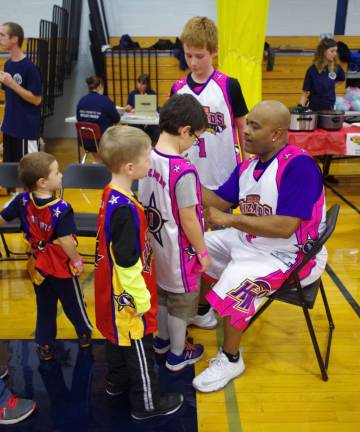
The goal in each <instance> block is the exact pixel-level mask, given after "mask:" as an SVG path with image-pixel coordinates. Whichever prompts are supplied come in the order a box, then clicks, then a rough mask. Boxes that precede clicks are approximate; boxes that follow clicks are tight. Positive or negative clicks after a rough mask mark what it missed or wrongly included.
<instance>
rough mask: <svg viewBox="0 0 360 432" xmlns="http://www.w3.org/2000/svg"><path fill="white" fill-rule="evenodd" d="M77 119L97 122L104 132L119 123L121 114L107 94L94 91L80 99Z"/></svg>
mask: <svg viewBox="0 0 360 432" xmlns="http://www.w3.org/2000/svg"><path fill="white" fill-rule="evenodd" d="M76 119H77V121H79V122H90V123H97V124H98V125H99V126H100V130H101V133H104V132H105V131H106V129H107V128H108V127H110V126H112V125H113V124H115V123H119V121H120V114H119V113H118V111H117V110H116V107H115V105H114V103H113V102H112V101H111V100H110V99H109V98H108V97H107V96H105V95H101V94H99V93H97V92H95V91H92V92H90V93H89V94H87V95H86V96H83V97H82V98H81V99H80V100H79V103H78V105H77V107H76Z"/></svg>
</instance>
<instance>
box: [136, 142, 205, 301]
mask: <svg viewBox="0 0 360 432" xmlns="http://www.w3.org/2000/svg"><path fill="white" fill-rule="evenodd" d="M188 173H193V174H194V175H195V177H196V185H197V186H196V188H197V198H198V203H199V204H197V206H196V212H197V217H198V220H199V222H200V224H201V226H202V227H203V221H202V211H201V187H200V181H199V178H198V175H197V172H196V169H195V168H194V166H193V165H192V164H191V163H190V162H189V161H187V160H186V159H184V158H182V157H181V156H169V155H165V154H162V153H160V152H158V151H157V150H156V149H154V150H153V151H152V153H151V167H150V169H149V172H148V175H147V176H146V177H145V178H144V179H142V180H140V182H139V196H140V200H141V202H142V203H143V205H144V207H145V208H146V214H147V220H148V224H149V229H150V232H151V233H152V246H153V249H154V257H155V270H156V279H157V284H158V285H159V286H160V287H161V288H162V289H164V290H166V291H170V292H175V293H183V292H191V291H195V290H196V289H197V288H198V278H199V275H200V273H199V270H200V267H201V266H200V263H199V261H198V259H197V257H196V252H195V250H194V249H193V247H192V245H191V244H190V242H189V240H188V239H187V237H186V235H185V233H184V231H183V230H182V228H181V223H180V217H179V207H178V204H177V201H176V193H175V191H176V184H177V182H178V181H179V179H180V178H181V177H182V176H184V175H185V174H188Z"/></svg>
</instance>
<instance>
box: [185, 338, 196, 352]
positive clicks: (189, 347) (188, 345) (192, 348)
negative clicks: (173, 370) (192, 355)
mask: <svg viewBox="0 0 360 432" xmlns="http://www.w3.org/2000/svg"><path fill="white" fill-rule="evenodd" d="M185 350H186V351H196V348H195V345H194V344H193V343H192V342H190V340H189V339H186V340H185Z"/></svg>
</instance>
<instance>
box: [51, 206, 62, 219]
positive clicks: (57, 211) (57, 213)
mask: <svg viewBox="0 0 360 432" xmlns="http://www.w3.org/2000/svg"><path fill="white" fill-rule="evenodd" d="M53 213H54V216H55V217H57V218H58V217H59V216H60V215H61V210H60V209H59V207H56V209H54V212H53Z"/></svg>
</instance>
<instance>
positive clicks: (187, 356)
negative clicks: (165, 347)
mask: <svg viewBox="0 0 360 432" xmlns="http://www.w3.org/2000/svg"><path fill="white" fill-rule="evenodd" d="M203 355H204V347H203V346H202V345H200V344H195V345H194V344H191V343H189V342H186V343H185V348H184V351H183V352H182V354H180V355H176V354H174V353H173V352H171V351H170V352H169V353H168V355H167V357H166V363H165V366H166V367H167V368H168V369H169V370H171V371H173V372H177V371H180V370H181V369H184V367H185V366H187V365H190V364H194V363H196V362H197V361H199V360H200V359H201V358H202V356H203Z"/></svg>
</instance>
